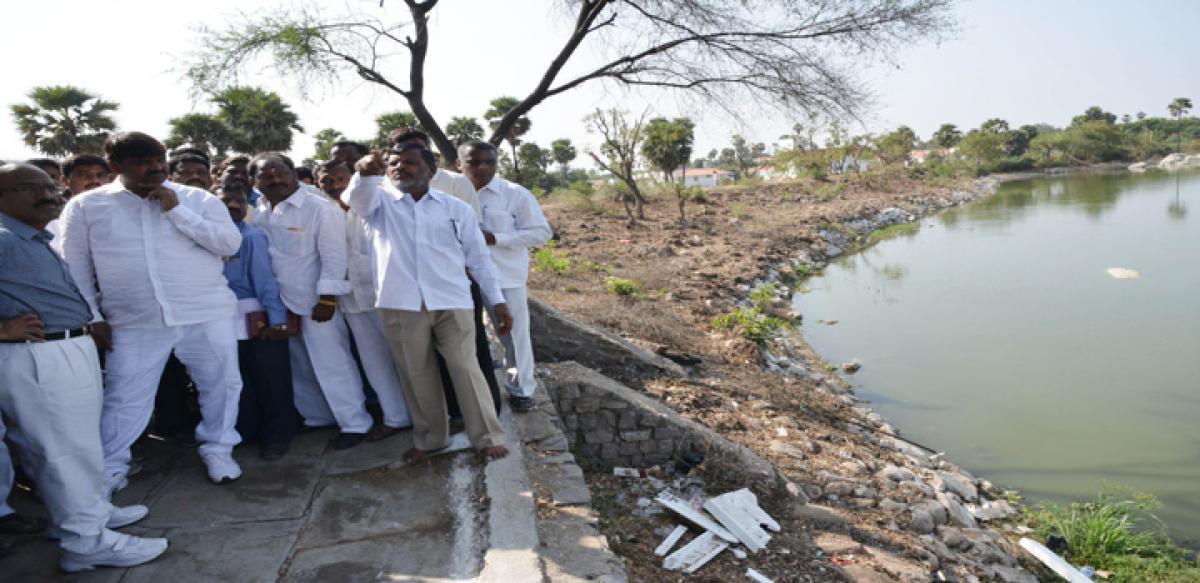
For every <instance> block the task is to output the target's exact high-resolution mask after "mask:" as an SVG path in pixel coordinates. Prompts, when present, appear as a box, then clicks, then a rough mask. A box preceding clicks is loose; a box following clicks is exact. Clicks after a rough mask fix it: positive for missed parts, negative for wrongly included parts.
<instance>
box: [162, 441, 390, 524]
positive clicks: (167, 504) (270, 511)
mask: <svg viewBox="0 0 1200 583" xmlns="http://www.w3.org/2000/svg"><path fill="white" fill-rule="evenodd" d="M388 441H391V440H388ZM380 443H383V442H380ZM356 449H357V448H356ZM401 453H403V452H401ZM323 465H324V460H322V459H319V458H293V457H290V456H289V457H286V458H284V459H282V460H279V461H277V462H274V463H272V464H270V465H265V464H264V465H262V466H259V467H256V468H250V467H247V468H246V469H245V470H244V473H243V474H242V477H241V479H240V480H238V481H236V482H234V483H232V484H228V485H225V486H221V487H215V486H213V485H212V482H210V481H209V480H208V475H207V474H206V473H205V471H204V468H203V467H202V466H201V467H189V468H183V469H180V470H177V471H176V473H175V475H174V476H172V478H171V481H170V482H168V483H167V484H166V485H165V486H164V487H163V490H162V494H161V495H160V496H159V497H158V498H157V499H156V500H154V501H153V502H152V503H151V505H150V515H149V516H148V517H146V519H145V520H143V521H142V522H141V523H140V524H141V525H142V526H145V527H148V528H173V527H193V526H195V527H199V526H214V525H218V524H229V523H237V522H244V521H245V520H246V517H247V516H253V517H255V518H256V519H259V520H278V519H291V518H300V517H302V516H304V513H305V510H306V509H307V508H308V505H309V501H310V499H311V497H312V493H313V491H314V489H315V488H316V486H317V480H318V479H320V476H321V468H322V466H323Z"/></svg>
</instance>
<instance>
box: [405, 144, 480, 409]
mask: <svg viewBox="0 0 1200 583" xmlns="http://www.w3.org/2000/svg"><path fill="white" fill-rule="evenodd" d="M404 144H416V145H418V146H421V147H423V148H425V149H426V150H430V147H429V146H430V142H429V135H428V134H426V133H425V132H423V131H421V130H418V129H413V128H396V129H394V130H392V131H391V132H390V133H388V147H390V148H397V147H399V146H403V145H404ZM429 187H430V188H432V189H434V190H439V191H441V192H444V193H446V194H449V195H450V196H453V197H454V198H457V199H458V200H461V201H463V202H465V203H467V204H469V205H471V210H473V211H475V219H476V220H478V221H480V222H482V221H483V211H482V210H481V209H480V207H479V197H478V196H476V194H475V186H474V185H472V184H471V181H470V180H468V179H467V177H466V176H463V175H462V174H457V173H455V172H450V171H449V170H446V169H444V168H437V169H436V171H435V172H434V174H433V178H431V179H430V180H429ZM471 301H473V302H474V303H475V314H474V321H475V360H476V362H478V363H479V370H480V372H482V373H483V378H484V379H486V380H487V384H488V392H490V393H491V394H492V404H493V405H494V406H495V407H496V414H497V415H499V414H500V407H501V402H502V401H501V398H500V385H499V384H498V383H497V382H496V375H495V368H496V364H495V362H494V361H493V360H492V349H491V346H490V345H489V343H488V337H487V329H486V328H484V326H483V311H484V305H483V304H484V301H483V296H482V294H481V292H480V290H479V286H478V285H476V284H475V283H474V282H472V283H471ZM438 372H439V374H441V376H442V384H443V385H444V386H445V389H446V401H447V402H448V403H449V405H450V415H451V416H452V417H454V416H458V415H459V414H460V411H459V407H458V399H457V398H456V397H455V390H454V380H453V379H451V378H450V373H449V371H448V370H447V368H446V363H445V362H444V360H439V361H438Z"/></svg>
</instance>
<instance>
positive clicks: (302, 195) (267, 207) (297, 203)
mask: <svg viewBox="0 0 1200 583" xmlns="http://www.w3.org/2000/svg"><path fill="white" fill-rule="evenodd" d="M307 194H308V191H306V190H305V189H303V188H301V187H296V190H293V191H292V193H291V194H289V195H288V197H287V198H285V199H283V200H281V201H279V204H277V205H272V204H271V201H270V200H269V199H267V197H266V195H263V196H261V197H259V198H258V205H257V206H258V207H259V209H261V210H264V211H266V212H271V209H272V208H274V207H276V206H283V205H285V204H286V205H290V206H294V207H296V208H304V202H305V199H306V198H308V197H307V196H306V195H307Z"/></svg>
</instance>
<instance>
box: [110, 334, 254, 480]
mask: <svg viewBox="0 0 1200 583" xmlns="http://www.w3.org/2000/svg"><path fill="white" fill-rule="evenodd" d="M172 350H174V352H175V356H176V358H178V359H179V361H180V362H182V363H183V365H184V366H186V367H187V370H188V375H189V376H190V377H191V378H192V381H193V382H194V383H195V384H196V391H197V393H199V398H200V415H201V421H200V424H199V425H198V426H197V427H196V441H199V442H200V453H202V454H203V453H206V452H214V453H229V452H231V451H233V446H235V445H237V444H238V443H239V442H240V441H241V437H240V436H239V435H238V433H237V430H236V429H234V426H235V425H236V424H237V414H238V397H239V396H240V395H241V393H242V377H241V374H240V373H239V371H238V354H237V340H236V338H235V334H234V326H233V325H232V324H231V323H230V321H229V320H228V319H224V318H223V319H221V320H214V321H212V322H204V323H200V324H186V325H183V326H164V327H155V328H119V329H115V330H113V349H112V350H110V351H109V352H108V353H107V355H106V357H105V380H104V386H105V390H104V414H103V416H102V417H101V420H100V435H101V437H102V438H103V440H104V470H105V474H106V475H113V474H121V475H124V474H126V473H127V472H128V471H129V460H130V453H129V446H131V445H133V442H134V441H136V440H137V438H138V436H140V435H141V434H142V431H144V430H145V429H146V424H147V423H149V421H150V415H151V414H152V413H153V412H154V395H155V392H156V390H157V389H158V381H159V378H160V377H162V371H163V367H164V366H166V363H167V358H168V357H169V356H170V355H171V351H172Z"/></svg>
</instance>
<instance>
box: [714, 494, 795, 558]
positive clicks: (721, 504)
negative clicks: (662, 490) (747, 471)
mask: <svg viewBox="0 0 1200 583" xmlns="http://www.w3.org/2000/svg"><path fill="white" fill-rule="evenodd" d="M704 509H705V510H707V511H709V513H711V514H712V515H713V516H715V517H716V518H717V520H718V521H720V522H721V526H724V527H725V528H727V529H729V532H731V533H733V534H734V536H736V537H737V538H738V540H739V541H741V542H742V544H744V545H746V548H747V549H749V550H750V552H752V553H757V552H758V551H760V550H762V549H763V547H765V546H767V543H768V542H770V541H771V535H770V533H768V532H767V531H765V530H763V529H762V526H761V525H762V524H767V525H768V528H770V527H772V526H773V527H774V528H773V530H775V531H776V532H778V530H779V523H777V522H775V520H774V519H772V518H771V517H770V516H769V515H767V513H766V512H763V510H762V509H761V508H759V507H758V499H757V498H755V497H754V494H753V493H752V492H750V491H749V490H747V489H745V488H743V489H741V490H737V491H736V492H729V493H726V494H722V495H720V496H717V497H716V498H713V499H711V500H709V501H708V502H705V503H704Z"/></svg>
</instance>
